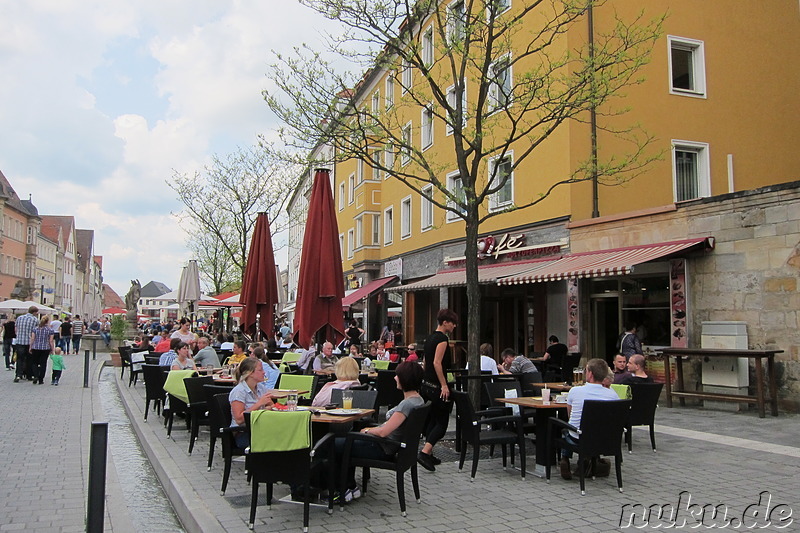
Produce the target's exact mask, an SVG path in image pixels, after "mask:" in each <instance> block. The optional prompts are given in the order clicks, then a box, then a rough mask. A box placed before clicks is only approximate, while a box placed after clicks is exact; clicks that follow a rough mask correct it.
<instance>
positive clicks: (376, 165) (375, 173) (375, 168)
mask: <svg viewBox="0 0 800 533" xmlns="http://www.w3.org/2000/svg"><path fill="white" fill-rule="evenodd" d="M371 155H372V179H374V180H379V179H381V169H380V166H381V159H382V157H383V156H382V155H381V150H380V149H378V148H376V149H374V150H373V151H372V154H371Z"/></svg>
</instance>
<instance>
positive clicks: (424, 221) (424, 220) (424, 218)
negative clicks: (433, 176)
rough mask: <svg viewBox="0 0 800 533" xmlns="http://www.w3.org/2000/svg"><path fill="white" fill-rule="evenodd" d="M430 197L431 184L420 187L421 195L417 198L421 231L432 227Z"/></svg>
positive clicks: (431, 194)
mask: <svg viewBox="0 0 800 533" xmlns="http://www.w3.org/2000/svg"><path fill="white" fill-rule="evenodd" d="M431 198H433V185H428V186H427V187H425V188H424V189H422V196H421V197H420V200H419V209H420V213H419V216H420V229H421V230H422V231H426V230H429V229H431V228H432V227H433V202H432V201H431Z"/></svg>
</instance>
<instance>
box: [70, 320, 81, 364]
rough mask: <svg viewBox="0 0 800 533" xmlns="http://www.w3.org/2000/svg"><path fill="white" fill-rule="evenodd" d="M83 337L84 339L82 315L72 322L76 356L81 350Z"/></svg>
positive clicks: (73, 347)
mask: <svg viewBox="0 0 800 533" xmlns="http://www.w3.org/2000/svg"><path fill="white" fill-rule="evenodd" d="M81 337H83V320H81V315H75V319H74V320H73V321H72V349H73V350H75V351H74V352H73V353H75V354H77V353H78V350H80V348H81Z"/></svg>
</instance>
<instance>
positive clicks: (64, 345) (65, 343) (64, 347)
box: [58, 336, 72, 354]
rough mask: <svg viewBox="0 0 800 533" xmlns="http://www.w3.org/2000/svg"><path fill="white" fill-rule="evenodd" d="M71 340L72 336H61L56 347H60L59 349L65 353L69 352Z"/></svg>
mask: <svg viewBox="0 0 800 533" xmlns="http://www.w3.org/2000/svg"><path fill="white" fill-rule="evenodd" d="M71 340H72V337H70V336H66V337H61V338H60V339H58V347H59V348H61V351H62V352H64V353H65V354H68V353H69V343H70V341H71Z"/></svg>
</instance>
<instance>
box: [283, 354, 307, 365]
mask: <svg viewBox="0 0 800 533" xmlns="http://www.w3.org/2000/svg"><path fill="white" fill-rule="evenodd" d="M301 355H302V354H299V353H297V352H284V354H283V357H282V358H281V362H282V363H296V362H297V361H299V360H300V357H301Z"/></svg>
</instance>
